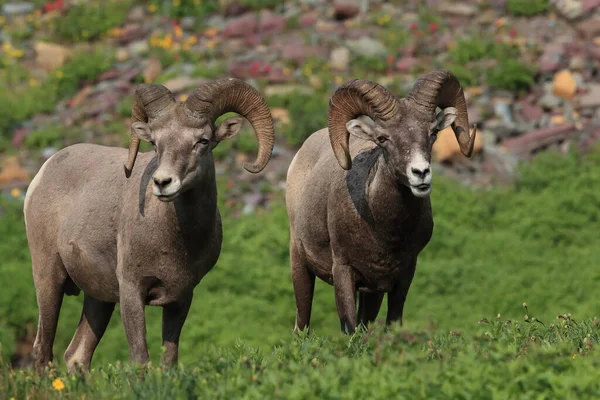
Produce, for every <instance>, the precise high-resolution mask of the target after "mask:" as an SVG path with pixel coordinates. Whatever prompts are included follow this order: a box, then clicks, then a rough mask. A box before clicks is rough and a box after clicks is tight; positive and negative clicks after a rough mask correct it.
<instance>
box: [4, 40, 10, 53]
mask: <svg viewBox="0 0 600 400" xmlns="http://www.w3.org/2000/svg"><path fill="white" fill-rule="evenodd" d="M11 50H12V45H11V44H10V43H9V42H4V43H2V51H4V52H5V53H8V52H9V51H11Z"/></svg>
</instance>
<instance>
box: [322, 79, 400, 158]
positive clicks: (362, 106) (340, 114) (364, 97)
mask: <svg viewBox="0 0 600 400" xmlns="http://www.w3.org/2000/svg"><path fill="white" fill-rule="evenodd" d="M401 108H402V103H400V102H399V101H398V99H397V98H396V97H395V96H394V95H393V94H392V93H391V92H390V91H388V90H387V89H386V88H384V87H383V86H381V85H379V84H377V83H375V82H370V81H366V80H361V79H353V80H350V81H347V82H345V83H344V84H343V85H342V86H340V87H339V88H338V89H337V90H336V91H335V93H334V94H333V96H331V99H330V100H329V113H328V121H327V125H328V128H329V141H330V142H331V147H332V148H333V152H334V154H335V157H336V158H337V161H338V163H339V164H340V166H341V167H342V168H343V169H345V170H349V169H350V168H352V159H351V158H350V151H349V136H350V134H349V132H348V130H347V129H346V124H347V123H348V121H350V120H351V119H354V118H358V117H360V116H361V115H366V116H368V117H370V118H371V119H373V120H375V119H379V120H382V121H388V120H390V119H391V118H393V117H395V116H396V115H397V114H398V113H399V112H400V110H401Z"/></svg>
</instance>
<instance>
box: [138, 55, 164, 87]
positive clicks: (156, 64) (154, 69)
mask: <svg viewBox="0 0 600 400" xmlns="http://www.w3.org/2000/svg"><path fill="white" fill-rule="evenodd" d="M161 73H162V64H161V63H160V60H159V59H158V58H156V57H150V58H149V59H148V65H146V68H145V69H144V72H143V75H144V81H145V82H152V81H154V80H155V79H156V78H158V77H159V76H160V74H161Z"/></svg>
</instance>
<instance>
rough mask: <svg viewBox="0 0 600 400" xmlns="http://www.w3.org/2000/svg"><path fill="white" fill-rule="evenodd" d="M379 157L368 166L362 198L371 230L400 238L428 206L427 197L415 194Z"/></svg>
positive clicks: (389, 237) (393, 237)
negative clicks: (398, 179) (367, 177)
mask: <svg viewBox="0 0 600 400" xmlns="http://www.w3.org/2000/svg"><path fill="white" fill-rule="evenodd" d="M384 163H385V160H384V159H383V157H379V158H378V160H377V162H376V163H375V165H373V168H371V171H370V174H369V179H368V183H367V185H366V188H365V189H366V197H367V199H368V203H369V208H370V210H371V214H372V218H373V229H374V230H375V231H376V232H378V233H379V234H380V235H381V236H382V237H385V238H387V240H390V241H395V240H396V239H398V240H404V239H405V234H404V231H406V232H412V231H413V229H414V227H415V225H416V224H418V223H419V222H420V220H421V218H422V216H423V212H424V211H425V210H426V209H428V206H429V199H428V198H425V199H420V198H417V197H415V196H414V195H413V194H412V193H411V191H410V189H409V188H407V187H406V186H404V185H402V184H400V183H398V182H397V180H396V178H395V176H393V175H392V173H391V172H390V170H389V168H387V166H386V165H385V164H384Z"/></svg>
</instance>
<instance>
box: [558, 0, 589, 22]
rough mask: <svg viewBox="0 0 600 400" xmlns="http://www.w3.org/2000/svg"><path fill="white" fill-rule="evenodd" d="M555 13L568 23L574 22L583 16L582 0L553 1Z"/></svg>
mask: <svg viewBox="0 0 600 400" xmlns="http://www.w3.org/2000/svg"><path fill="white" fill-rule="evenodd" d="M554 7H555V8H556V11H558V13H559V14H560V15H562V16H563V17H564V18H566V19H568V20H569V21H573V20H576V19H577V18H579V17H581V16H582V15H583V1H582V0H555V1H554Z"/></svg>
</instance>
